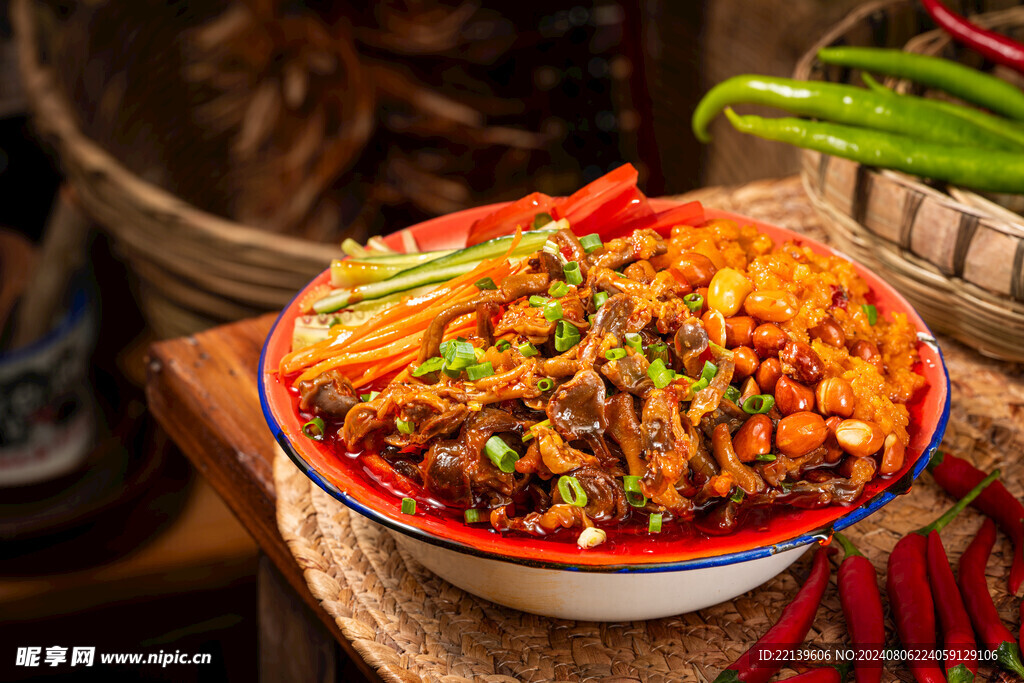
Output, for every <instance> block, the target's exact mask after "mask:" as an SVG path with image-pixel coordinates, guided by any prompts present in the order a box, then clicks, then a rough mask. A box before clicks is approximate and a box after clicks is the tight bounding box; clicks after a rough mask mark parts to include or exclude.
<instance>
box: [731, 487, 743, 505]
mask: <svg viewBox="0 0 1024 683" xmlns="http://www.w3.org/2000/svg"><path fill="white" fill-rule="evenodd" d="M729 500H731V501H732V502H734V503H742V502H743V489H741V488H739V487H736V490H735V491H733V492H732V495H731V496H729Z"/></svg>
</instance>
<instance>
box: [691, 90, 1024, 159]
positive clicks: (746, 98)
mask: <svg viewBox="0 0 1024 683" xmlns="http://www.w3.org/2000/svg"><path fill="white" fill-rule="evenodd" d="M922 99H923V98H920V97H900V96H899V95H896V94H895V93H892V92H876V91H873V90H865V89H864V88H858V87H856V86H852V85H845V84H840V83H823V82H821V81H797V80H793V79H790V78H773V77H771V76H735V77H733V78H730V79H728V80H726V81H722V82H721V83H719V84H718V85H716V86H715V87H714V88H712V89H711V90H710V91H709V92H708V93H707V94H706V95H704V97H703V99H701V101H700V103H699V104H698V105H697V109H696V110H695V111H694V113H693V132H694V133H695V134H696V135H697V138H698V139H700V140H701V141H702V142H708V141H709V140H710V136H709V135H708V124H710V123H711V121H712V120H713V119H714V118H715V116H717V115H718V114H719V113H720V112H721V111H722V110H723V109H724V108H725V107H727V106H728V105H730V104H737V103H749V104H761V105H767V106H770V107H778V108H780V109H784V110H785V111H787V112H790V113H791V114H799V115H801V116H812V117H814V118H817V119H822V120H825V121H834V122H836V123H845V124H848V125H851V126H859V127H861V128H871V129H876V130H883V131H887V132H890V133H899V134H901V135H907V136H909V137H912V138H917V139H920V140H929V141H931V142H938V143H942V144H946V145H959V146H965V147H987V148H991V149H1008V148H1016V149H1024V147H1022V146H1021V145H1020V144H1018V143H1015V142H1013V141H1012V140H1010V139H1009V138H1007V137H1006V136H1004V135H999V134H997V133H993V132H991V131H989V130H986V129H984V128H982V127H980V126H977V125H974V124H973V123H971V122H970V121H967V120H965V119H964V118H962V117H960V116H954V115H953V114H949V113H946V112H943V111H939V110H937V109H936V108H935V107H932V106H929V105H928V104H923V103H922Z"/></svg>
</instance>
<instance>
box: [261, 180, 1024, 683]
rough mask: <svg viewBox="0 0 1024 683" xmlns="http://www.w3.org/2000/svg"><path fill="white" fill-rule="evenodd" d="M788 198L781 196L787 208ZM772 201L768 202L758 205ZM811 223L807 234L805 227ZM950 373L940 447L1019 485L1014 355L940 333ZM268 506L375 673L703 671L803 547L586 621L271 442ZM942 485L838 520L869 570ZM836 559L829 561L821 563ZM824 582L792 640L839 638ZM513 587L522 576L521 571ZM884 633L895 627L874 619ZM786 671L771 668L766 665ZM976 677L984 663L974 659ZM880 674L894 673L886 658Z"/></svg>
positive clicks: (493, 681)
mask: <svg viewBox="0 0 1024 683" xmlns="http://www.w3.org/2000/svg"><path fill="white" fill-rule="evenodd" d="M763 190H764V193H767V196H766V197H762V196H761V194H759V193H758V192H759V189H758V186H757V185H756V184H755V185H753V186H751V185H748V186H745V187H744V188H743V189H742V191H741V194H740V196H739V197H736V196H735V194H732V193H723V192H712V193H706V192H705V193H702V196H701V199H702V200H704V201H705V203H706V204H707V205H708V206H715V207H720V208H723V209H733V210H736V207H737V206H741V207H742V211H743V212H744V213H746V214H747V215H751V216H753V217H757V218H761V219H763V220H769V221H772V222H775V223H776V224H780V225H784V226H785V227H790V228H794V229H798V230H802V231H803V232H805V233H808V234H815V232H814V230H813V228H814V227H815V226H816V222H815V221H816V218H815V216H814V215H813V212H810V211H809V209H807V205H806V200H805V199H804V200H803V201H802V202H795V203H789V202H788V201H787V198H788V197H789V195H788V194H787V193H788V192H792V193H794V195H795V193H799V192H800V189H799V181H798V180H796V179H794V180H793V181H792V182H790V181H787V183H785V184H783V185H782V186H781V187H780V185H779V184H778V183H774V184H771V185H768V184H766V185H765V187H764V188H763ZM787 207H788V208H787ZM773 213H774V214H775V215H773ZM818 234H820V233H818ZM941 344H942V348H943V351H944V353H945V357H946V363H947V365H948V367H949V374H950V379H951V384H952V404H953V410H952V416H951V419H950V422H949V426H948V428H947V430H946V438H945V441H944V447H945V448H947V449H949V450H952V451H954V452H956V453H958V454H960V455H963V456H965V457H968V458H970V459H971V460H973V461H974V462H975V463H976V464H977V465H978V466H980V467H983V468H986V469H988V468H992V467H997V466H998V467H1000V468H1002V472H1003V477H1002V479H1003V481H1004V483H1005V484H1006V485H1007V487H1008V488H1009V489H1010V491H1011V492H1013V493H1014V494H1016V495H1021V494H1024V465H1022V464H1021V463H1020V462H1019V460H1018V459H1019V456H1020V454H1021V453H1022V451H1024V367H1022V366H1020V365H1009V364H1005V363H999V362H997V361H991V360H987V359H983V358H980V357H978V356H977V355H976V354H974V353H972V352H971V351H969V350H968V349H967V348H965V347H963V346H960V345H959V344H957V343H955V342H951V341H947V340H945V339H943V340H941ZM274 483H275V486H276V488H277V521H278V527H279V528H280V531H281V534H282V536H283V537H284V539H285V541H287V543H288V545H289V547H290V548H291V550H292V553H293V555H294V556H295V559H296V562H298V564H299V565H300V566H301V567H302V568H303V570H304V574H305V577H306V581H307V583H308V585H309V588H310V591H311V592H312V594H313V595H314V596H315V597H316V598H317V599H318V600H319V601H320V602H321V606H322V607H323V609H324V610H326V611H327V612H328V613H329V614H330V615H331V616H332V617H333V618H334V619H335V620H336V621H337V623H338V626H339V627H340V629H341V631H342V632H343V633H344V634H345V636H346V637H347V638H348V639H349V640H351V642H352V643H353V645H354V647H355V649H356V650H357V651H358V652H359V653H360V654H361V655H362V656H363V658H364V659H365V660H366V661H367V663H369V664H370V665H371V666H373V667H375V668H376V669H377V671H378V672H379V673H380V676H381V677H382V678H383V679H384V680H385V681H396V682H403V683H407V682H411V681H431V682H439V683H462V682H464V681H485V682H486V683H499V682H511V681H608V682H625V681H642V682H644V683H647V682H650V683H657V682H662V681H687V682H700V683H704V682H706V681H712V680H714V678H715V676H716V675H717V674H718V673H719V671H720V670H722V669H723V668H725V667H726V666H728V664H729V663H731V662H732V661H733V660H734V659H735V658H736V657H737V656H739V655H740V654H741V653H742V652H743V651H744V650H745V649H746V648H747V647H749V646H750V645H751V644H752V643H753V642H754V641H755V640H757V638H759V637H760V636H761V635H762V634H763V633H764V632H765V631H766V630H767V629H768V627H769V626H770V625H771V624H772V623H774V621H775V620H776V619H777V618H778V616H779V613H780V612H781V610H782V609H783V607H784V606H785V605H786V604H787V603H788V602H789V601H790V600H791V599H792V598H793V596H794V594H795V593H796V591H797V589H798V588H799V585H800V583H801V581H802V580H803V578H804V577H805V576H806V574H807V570H808V565H809V556H805V557H804V558H802V559H801V560H800V561H798V562H797V563H796V564H795V565H793V567H791V568H790V569H789V570H787V571H785V572H783V573H782V574H780V575H779V576H777V577H775V578H774V579H772V580H770V581H768V582H767V583H765V584H764V585H762V586H760V587H759V588H757V589H755V590H753V591H750V592H749V593H747V594H745V595H742V596H740V597H738V598H736V599H734V600H731V601H729V602H725V603H722V604H720V605H716V606H715V607H711V608H709V609H706V610H702V611H700V612H697V613H693V614H684V615H680V616H677V617H671V618H666V619H657V620H652V621H646V622H628V623H605V624H599V623H588V622H573V621H565V620H559V619H550V618H546V617H539V616H534V615H531V614H525V613H522V612H517V611H515V610H511V609H507V608H504V607H500V606H498V605H495V604H493V603H490V602H487V601H486V600H481V599H479V598H476V597H474V596H472V595H469V594H467V593H465V592H463V591H461V590H459V589H458V588H455V587H454V586H451V585H450V584H448V583H446V582H445V581H443V580H441V579H439V578H437V577H435V576H434V575H432V574H431V573H430V572H428V571H427V570H426V569H424V568H423V567H422V566H420V565H419V564H418V563H417V562H416V561H414V560H413V559H411V558H410V557H409V556H407V555H406V554H405V553H403V552H402V551H399V550H398V549H397V548H396V546H395V543H394V541H393V540H392V538H391V536H390V535H389V533H388V532H386V531H384V530H383V529H382V528H381V527H379V526H377V525H375V524H373V523H371V522H369V521H367V520H366V519H364V518H363V517H361V516H359V515H357V514H350V512H349V511H348V509H347V508H346V507H344V506H343V505H342V504H341V503H339V502H337V501H335V500H334V499H333V498H331V497H330V496H328V495H327V494H326V493H324V492H323V491H321V490H320V489H319V488H318V487H317V486H315V485H314V484H312V482H310V481H309V480H308V479H307V478H306V477H305V476H304V475H303V474H302V473H301V472H300V471H299V470H298V469H297V468H296V467H295V466H294V465H293V464H292V463H291V461H289V460H288V459H287V457H286V456H285V455H284V454H283V453H282V452H279V453H278V455H277V458H276V460H275V464H274ZM951 502H952V501H951V500H950V499H949V498H948V497H947V496H946V495H945V494H944V493H943V492H942V491H941V490H939V489H938V487H937V486H935V484H934V483H933V482H932V481H931V479H930V477H929V476H928V475H923V476H922V478H921V479H920V480H919V481H918V482H917V483H916V484H915V486H914V487H913V492H912V495H908V496H905V497H903V498H900V499H899V500H897V501H894V502H893V503H890V504H889V505H888V506H886V507H885V508H883V509H882V510H881V511H880V512H878V513H876V514H874V515H872V516H871V517H869V518H868V519H867V520H865V521H863V522H861V523H860V524H858V525H856V526H855V527H854V528H852V529H851V530H850V531H849V536H850V537H851V538H852V539H853V541H854V543H856V544H857V545H858V546H859V547H860V549H861V550H862V551H863V552H864V553H865V554H866V555H867V556H868V557H869V558H870V559H871V560H872V562H873V563H874V565H875V568H876V569H877V570H878V571H879V583H880V585H882V584H884V569H885V561H886V557H887V556H888V553H889V551H890V550H891V549H892V547H893V546H894V545H895V544H896V542H897V540H899V538H900V537H901V536H902V535H903V534H905V533H907V532H909V531H911V530H913V529H916V528H918V527H920V526H923V525H925V524H927V523H928V522H930V521H931V520H932V519H933V518H935V517H936V516H937V515H938V514H939V512H940V511H941V510H944V509H945V508H946V507H948V506H949V505H950V504H951ZM980 523H981V517H980V515H979V514H978V513H977V512H975V511H974V510H968V511H966V512H965V513H963V514H962V515H961V516H960V518H958V519H957V520H956V521H955V522H954V523H953V524H951V525H950V526H949V527H947V528H946V530H944V531H943V540H944V542H945V544H946V549H947V551H948V552H949V555H950V559H951V560H952V561H953V563H954V566H955V563H956V561H957V558H959V556H960V553H961V552H962V551H963V549H964V548H965V547H966V546H967V544H968V542H969V541H970V539H971V537H972V536H973V534H974V533H975V531H976V530H977V529H978V527H979V526H980ZM1009 553H1010V546H1009V543H1008V542H1007V541H1006V539H1005V538H1004V537H1002V536H1000V539H999V542H998V543H997V545H996V548H995V551H994V552H993V557H992V558H991V560H990V562H989V588H990V590H991V592H992V595H993V596H994V598H995V602H996V605H997V606H998V607H999V610H1000V612H1001V614H1002V616H1003V619H1004V621H1005V622H1006V623H1007V624H1008V625H1009V626H1010V627H1011V628H1012V629H1013V630H1014V631H1016V628H1017V617H1016V613H1017V600H1016V599H1015V598H1013V597H1012V596H1010V595H1008V593H1007V589H1006V575H1007V573H1008V568H1009V557H1010V554H1009ZM835 562H836V560H833V563H835ZM832 583H833V585H832V586H830V587H829V590H828V591H827V592H826V594H825V598H824V600H823V603H822V606H821V608H820V609H819V610H818V613H817V618H816V620H815V622H814V626H813V628H812V629H811V632H810V634H809V635H808V643H809V644H811V645H813V644H822V645H824V644H836V643H848V642H849V641H848V637H847V635H846V627H845V622H844V620H843V615H842V610H841V608H840V605H839V598H838V595H837V592H836V588H835V585H834V584H835V572H833V575H832ZM523 590H529V586H523ZM887 628H888V629H889V631H890V633H889V639H890V640H889V642H890V645H895V643H896V639H895V636H894V634H893V633H892V632H891V631H892V622H891V619H888V618H887ZM790 673H792V672H791V671H783V672H782V675H780V676H779V678H780V679H782V678H785V676H786V675H788V674H790ZM980 674H981V678H982V680H997V674H996V673H995V672H994V671H992V670H990V669H989V670H986V667H984V666H983V667H982V670H981V672H980ZM884 680H887V681H896V680H900V681H910V680H912V678H911V676H910V675H909V672H908V671H907V669H906V668H905V667H904V666H902V665H899V664H891V665H889V666H888V669H887V671H886V673H885V677H884Z"/></svg>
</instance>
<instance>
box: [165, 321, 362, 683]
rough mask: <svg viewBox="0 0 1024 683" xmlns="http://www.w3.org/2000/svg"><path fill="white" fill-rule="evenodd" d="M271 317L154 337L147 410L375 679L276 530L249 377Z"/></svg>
mask: <svg viewBox="0 0 1024 683" xmlns="http://www.w3.org/2000/svg"><path fill="white" fill-rule="evenodd" d="M274 318H275V315H273V314H271V315H264V316H262V317H259V318H253V319H250V320H243V321H241V322H237V323H232V324H230V325H224V326H221V327H216V328H213V329H211V330H206V331H204V332H201V333H198V334H196V335H193V336H190V337H182V338H179V339H171V340H168V341H163V342H159V343H157V344H154V345H153V346H152V348H151V349H150V360H149V366H148V373H147V375H148V378H147V382H146V397H147V400H148V403H149V407H150V410H152V411H153V415H154V417H156V419H157V420H158V421H159V422H160V424H161V425H163V427H164V429H166V430H167V432H168V433H169V434H170V435H171V437H172V438H173V439H174V441H175V442H176V443H177V444H178V446H179V447H180V448H181V449H182V451H183V452H184V453H185V454H186V455H187V456H188V457H189V459H190V460H191V461H192V462H193V463H194V464H195V466H196V469H198V470H199V472H200V473H201V474H202V475H203V476H204V477H206V479H207V480H208V481H209V482H210V483H211V484H212V485H213V487H214V489H215V490H216V491H217V493H218V494H219V495H220V496H221V498H223V499H224V501H225V502H226V503H227V504H228V507H229V508H231V510H232V512H234V513H235V516H237V517H238V519H239V520H240V521H241V522H242V524H243V526H245V528H246V529H247V530H248V531H249V533H250V534H252V536H253V538H254V539H255V540H256V542H257V543H258V544H259V546H260V548H261V549H262V550H263V552H264V553H266V555H267V557H268V558H269V559H270V560H271V561H272V562H273V563H274V565H275V566H276V567H277V568H278V570H279V571H280V572H281V574H282V575H283V576H284V578H285V579H286V580H287V581H288V583H289V584H290V585H291V586H292V588H293V589H294V590H295V591H296V592H297V593H298V595H299V596H300V597H301V598H302V600H303V601H304V602H305V603H306V604H307V605H309V606H310V607H311V608H312V610H313V612H314V613H315V614H316V615H317V617H318V618H319V619H320V621H321V622H323V624H324V625H325V626H326V627H327V629H328V630H329V631H330V633H331V634H332V635H333V636H334V638H335V639H336V640H337V641H338V642H339V643H340V644H341V646H342V648H343V649H344V650H345V653H346V655H348V656H349V657H350V658H351V659H352V660H353V661H354V662H355V663H356V664H357V666H359V669H360V671H362V673H363V674H364V675H365V676H366V677H367V678H368V679H369V680H373V681H379V680H381V679H380V678H379V676H378V675H377V674H376V672H375V671H374V670H373V669H371V668H370V667H369V666H367V665H366V664H365V663H364V662H363V660H362V658H360V657H359V655H358V654H357V653H356V652H355V651H354V650H353V649H352V646H351V644H350V643H349V642H348V641H347V640H346V639H345V638H344V636H343V635H342V634H341V631H340V630H339V629H338V626H337V624H335V622H334V619H333V618H331V616H330V615H328V614H327V613H326V612H324V610H322V609H320V607H319V604H318V603H317V602H316V600H315V599H314V598H313V596H312V595H311V594H310V593H309V590H308V589H307V587H306V583H305V580H304V579H303V577H302V570H301V569H300V568H299V566H298V565H297V564H296V562H295V560H294V559H293V558H292V555H291V552H290V551H289V550H288V547H287V546H286V545H285V542H284V540H283V539H282V538H281V535H280V533H278V530H277V521H276V513H275V507H274V501H275V495H274V485H273V476H272V471H271V461H272V458H273V454H274V439H273V437H272V436H271V434H270V431H269V430H268V429H267V428H266V427H265V424H264V420H263V413H262V411H261V410H260V403H259V395H258V390H257V384H256V372H257V366H258V364H259V356H260V351H261V349H262V346H263V340H264V339H265V338H266V336H267V334H268V333H269V331H270V327H271V325H272V324H273V322H274Z"/></svg>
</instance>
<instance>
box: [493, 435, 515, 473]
mask: <svg viewBox="0 0 1024 683" xmlns="http://www.w3.org/2000/svg"><path fill="white" fill-rule="evenodd" d="M484 452H485V453H487V457H488V458H490V459H491V462H493V463H494V466H495V467H497V468H498V469H499V470H501V471H502V472H504V473H505V474H511V473H512V472H515V471H516V460H519V454H518V453H516V452H515V451H514V450H512V449H511V448H510V447H509V445H508V444H507V443H505V441H504V439H502V438H501V437H500V436H492V437H491V438H489V439H487V443H485V444H484Z"/></svg>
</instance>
